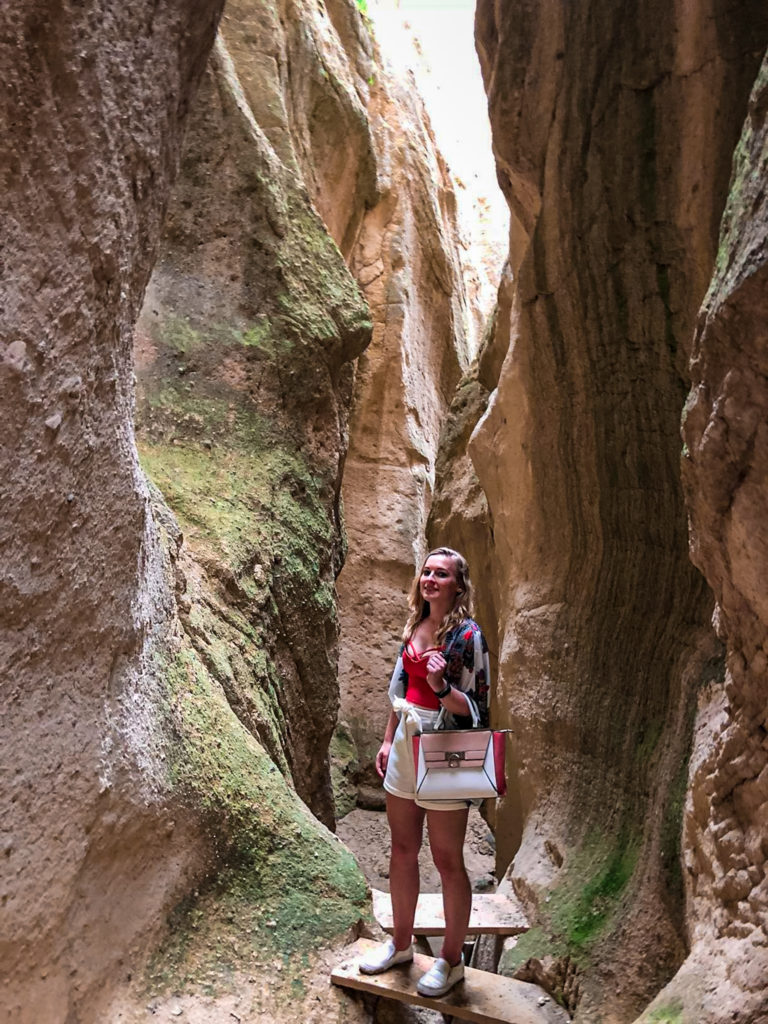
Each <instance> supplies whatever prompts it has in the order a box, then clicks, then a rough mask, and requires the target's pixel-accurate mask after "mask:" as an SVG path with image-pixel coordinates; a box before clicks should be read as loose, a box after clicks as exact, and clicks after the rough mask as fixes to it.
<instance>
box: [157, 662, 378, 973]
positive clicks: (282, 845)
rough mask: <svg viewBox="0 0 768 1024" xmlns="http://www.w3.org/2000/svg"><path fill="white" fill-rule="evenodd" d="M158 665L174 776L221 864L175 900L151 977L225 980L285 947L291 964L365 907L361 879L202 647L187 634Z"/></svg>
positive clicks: (354, 920)
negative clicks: (218, 678) (247, 723)
mask: <svg viewBox="0 0 768 1024" xmlns="http://www.w3.org/2000/svg"><path fill="white" fill-rule="evenodd" d="M160 671H161V673H162V675H163V676H164V678H165V680H166V686H167V705H166V715H167V727H168V733H169V736H170V741H169V749H168V770H169V775H170V781H171V785H172V788H173V789H174V791H175V792H176V793H177V794H178V796H179V798H180V799H182V800H183V801H185V802H186V803H188V804H189V805H190V806H192V807H193V808H195V810H196V811H197V812H198V813H202V815H203V818H204V821H205V826H206V830H207V833H208V836H209V840H210V843H211V846H212V848H213V850H214V853H215V861H216V864H217V866H218V870H217V872H216V874H215V876H212V877H211V879H210V880H209V881H208V882H205V883H203V884H201V885H200V886H199V887H198V889H197V890H195V892H193V893H192V894H191V895H190V896H188V897H187V898H185V900H183V901H182V902H181V903H179V904H178V905H177V906H176V907H175V908H174V909H173V911H172V913H171V915H170V917H169V933H168V938H167V940H166V942H165V943H164V944H163V945H162V947H161V948H160V950H159V951H158V953H157V954H156V956H155V957H154V959H153V961H152V963H151V965H150V967H149V970H148V975H147V979H146V983H147V986H148V987H149V988H151V989H153V990H158V989H165V990H167V989H170V988H177V989H185V988H188V987H190V986H199V985H201V984H203V986H204V987H205V986H207V987H208V989H214V988H216V989H220V988H221V987H222V986H224V987H226V985H227V983H228V979H229V980H231V979H232V977H233V976H234V972H236V971H237V970H241V969H245V970H247V969H249V967H250V965H251V963H252V961H253V959H254V957H261V958H262V959H263V958H264V957H272V956H281V957H283V959H284V961H285V962H286V964H290V965H291V967H292V969H293V970H294V973H295V974H296V975H298V974H300V973H301V964H302V960H301V955H302V954H309V953H310V952H312V951H313V950H315V949H317V948H318V946H321V945H323V944H326V943H329V942H330V941H332V940H333V939H334V938H337V937H338V936H340V935H342V934H343V933H344V932H346V931H347V930H349V929H350V928H354V927H356V926H357V924H358V922H359V921H360V920H361V918H362V917H363V916H364V915H365V914H366V913H367V909H368V902H367V895H368V894H367V887H366V883H365V879H364V878H363V875H362V873H361V872H360V869H359V867H358V865H357V863H356V862H355V860H354V858H353V857H352V855H351V854H350V853H349V851H348V850H347V849H346V848H345V847H344V846H343V844H342V843H340V842H339V841H338V840H337V839H336V838H335V837H334V836H333V835H332V833H330V832H329V831H328V830H327V829H326V828H325V827H324V826H323V825H321V824H320V823H319V822H318V821H317V820H316V819H314V818H313V817H312V816H311V815H310V814H309V812H308V811H307V808H306V807H305V806H304V804H303V803H302V802H301V801H300V800H299V799H298V797H297V796H296V794H295V793H294V791H293V790H292V789H291V788H290V786H289V785H288V783H287V782H286V780H285V779H284V777H283V775H282V774H281V773H280V771H278V770H277V768H276V767H275V765H274V763H273V762H272V760H271V759H270V757H269V756H268V755H267V753H266V751H265V750H264V749H263V748H262V747H261V745H260V744H259V743H258V742H257V741H256V740H255V739H254V737H253V736H252V735H251V734H250V733H249V732H248V730H246V729H244V728H243V726H242V725H241V723H240V721H239V720H238V718H237V716H236V715H235V714H234V713H233V712H232V709H231V708H230V706H229V704H228V702H227V700H226V698H225V696H224V693H223V692H222V690H221V688H220V687H219V686H218V685H217V683H216V682H215V681H214V680H212V679H211V677H210V675H209V674H208V672H207V671H206V669H205V666H204V665H203V664H202V662H201V660H200V658H199V657H198V656H197V653H196V652H195V651H194V650H193V649H191V648H190V647H189V646H188V645H186V644H182V646H181V649H180V650H179V651H178V653H177V654H176V656H175V657H174V658H173V659H169V660H167V661H166V662H165V663H164V664H163V665H162V666H161V668H160ZM304 962H305V964H306V963H307V962H308V961H306V960H305V961H304Z"/></svg>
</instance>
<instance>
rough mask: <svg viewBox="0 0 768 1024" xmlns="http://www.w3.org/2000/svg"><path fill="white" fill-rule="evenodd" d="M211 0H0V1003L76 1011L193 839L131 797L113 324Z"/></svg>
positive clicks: (123, 456) (152, 806)
mask: <svg viewBox="0 0 768 1024" xmlns="http://www.w3.org/2000/svg"><path fill="white" fill-rule="evenodd" d="M220 8H221V3H216V2H205V0H202V2H200V3H199V4H197V5H196V6H195V8H194V11H192V10H191V9H190V8H189V6H188V5H187V4H185V3H181V2H167V0H164V2H161V3H154V2H152V3H148V2H143V0H127V2H126V3H124V4H120V5H114V4H106V3H97V4H93V5H90V7H89V8H85V7H84V6H83V5H80V4H74V3H68V2H64V3H60V4H50V3H46V2H42V0H27V2H21V3H16V4H8V5H4V7H3V10H2V12H1V13H0V27H1V29H2V31H1V32H0V51H1V53H0V60H1V61H2V67H3V80H4V88H3V92H2V98H1V99H0V124H2V136H3V162H2V182H3V188H2V199H1V200H0V202H2V205H3V225H4V228H3V235H4V237H3V256H2V281H3V284H2V302H1V303H0V345H1V346H2V365H1V367H0V373H1V374H2V389H3V410H2V418H3V435H4V443H3V446H2V462H3V466H2V473H1V474H0V480H1V481H2V483H1V484H0V487H1V488H2V508H3V525H2V559H1V566H2V567H1V568H0V579H1V582H0V588H1V592H0V609H1V611H0V616H1V617H2V670H1V671H0V679H1V680H2V682H1V683H0V686H1V687H2V704H3V744H2V747H3V753H2V767H3V785H2V795H1V796H0V800H1V801H2V813H1V815H0V817H1V818H2V831H3V870H2V882H1V883H0V885H1V887H2V893H1V895H0V903H1V905H2V921H3V925H2V929H1V936H0V964H2V967H1V968H0V970H1V972H2V984H0V1006H2V1016H3V1018H4V1019H11V1020H13V1021H30V1022H36V1024H39V1022H40V1021H45V1022H46V1024H56V1022H58V1021H64V1020H74V1019H80V1020H82V1019H85V1018H86V1017H87V1016H88V1013H89V1007H92V1005H93V1004H94V1000H95V999H96V998H97V997H98V995H99V989H100V987H101V985H102V984H103V982H104V980H105V979H106V978H108V977H110V976H111V975H113V974H114V973H115V972H116V971H117V970H118V965H119V964H120V963H121V961H122V960H123V958H125V957H127V956H128V951H129V949H130V948H131V946H132V945H133V943H134V942H135V941H136V939H137V937H140V936H141V935H142V933H143V932H144V931H145V930H146V929H147V927H148V924H149V923H150V922H152V923H154V919H155V918H156V917H157V915H158V914H159V912H160V909H161V907H162V906H163V905H164V903H165V902H166V901H167V899H168V898H169V893H170V892H171V891H172V890H173V889H174V888H175V887H178V885H179V883H180V881H181V880H183V879H184V876H185V875H188V874H189V873H190V871H192V870H194V869H197V868H198V867H199V861H200V857H201V852H202V851H203V850H204V847H203V846H202V844H201V843H200V842H197V843H193V842H190V841H189V834H188V833H189V824H188V822H187V821H186V819H185V816H184V815H183V814H179V815H178V816H177V815H176V814H175V813H171V812H169V810H168V809H167V808H165V807H161V806H158V804H157V803H156V802H154V800H153V795H152V794H153V790H154V788H155V779H154V778H153V774H154V772H155V770H156V767H157V766H156V765H151V766H148V765H147V764H146V761H151V760H152V758H151V754H150V752H149V751H148V750H146V746H149V745H150V744H151V737H150V736H149V735H148V734H147V733H146V732H145V729H146V728H148V726H149V717H151V716H147V715H146V713H145V711H146V709H145V706H144V702H145V700H146V695H147V689H148V687H149V683H148V681H147V673H146V667H145V665H144V664H143V651H144V649H145V646H146V644H147V642H148V637H149V634H150V632H151V629H152V623H153V620H156V619H160V618H162V617H163V615H166V614H167V613H168V604H167V602H168V597H167V594H165V593H163V591H162V588H160V587H157V586H156V585H155V580H154V579H153V576H154V574H155V572H156V568H157V563H158V560H159V554H158V551H157V537H156V533H155V531H154V529H153V526H152V518H151V515H150V511H149V504H148V498H147V491H146V487H145V485H144V482H143V480H142V476H141V473H140V471H139V466H138V460H137V458H136V450H135V445H134V442H133V433H132V427H131V406H132V381H131V327H132V324H133V321H134V320H135V317H136V314H137V313H138V309H139V306H140V303H141V298H142V294H143V291H144V287H145V285H146V282H147V278H148V276H149V272H150V269H151V263H152V258H153V253H154V250H155V246H156V243H157V238H158V234H159V231H160V225H161V220H162V215H163V211H164V207H165V204H166V201H167V198H168V192H169V188H170V184H171V181H172V178H173V175H174V171H175V165H176V162H177V158H178V152H179V147H180V143H181V135H180V131H181V123H182V120H183V117H184V114H185V112H186V110H187V108H188V105H189V102H190V98H191V95H192V93H193V90H194V87H195V84H196V82H197V80H198V78H199V76H200V74H201V72H202V70H203V67H204V64H205V59H206V56H207V53H208V50H209V48H210V45H211V43H212V41H213V37H214V32H215V27H216V21H217V17H218V14H219V11H220ZM126 707H131V708H132V709H133V714H132V716H131V717H132V726H131V730H132V731H131V734H130V735H125V734H122V733H121V731H120V727H119V725H118V723H119V722H120V720H121V719H122V718H123V713H124V710H125V708H126ZM142 761H144V764H142ZM145 769H146V771H145Z"/></svg>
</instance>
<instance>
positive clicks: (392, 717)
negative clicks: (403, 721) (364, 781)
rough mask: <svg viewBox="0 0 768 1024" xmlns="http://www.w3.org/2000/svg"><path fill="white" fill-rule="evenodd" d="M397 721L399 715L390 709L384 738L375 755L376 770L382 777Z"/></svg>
mask: <svg viewBox="0 0 768 1024" xmlns="http://www.w3.org/2000/svg"><path fill="white" fill-rule="evenodd" d="M398 721H399V716H398V714H397V712H396V711H390V713H389V719H388V720H387V728H386V729H385V730H384V739H383V740H382V743H381V746H380V747H379V752H378V754H377V755H376V771H377V772H378V773H379V775H380V776H381V778H382V779H383V778H384V776H385V775H386V774H387V761H389V752H390V750H391V749H392V740H393V739H394V738H395V730H396V729H397V723H398Z"/></svg>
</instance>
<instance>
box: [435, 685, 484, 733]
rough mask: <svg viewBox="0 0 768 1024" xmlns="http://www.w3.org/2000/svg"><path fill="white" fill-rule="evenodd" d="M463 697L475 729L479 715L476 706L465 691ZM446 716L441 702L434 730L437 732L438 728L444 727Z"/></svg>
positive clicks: (478, 722)
mask: <svg viewBox="0 0 768 1024" xmlns="http://www.w3.org/2000/svg"><path fill="white" fill-rule="evenodd" d="M457 689H458V687H457ZM459 693H464V691H463V690H459ZM464 697H465V698H466V701H467V706H468V707H469V714H470V716H471V718H472V728H473V729H477V727H478V726H479V725H480V715H479V714H478V711H477V708H476V707H475V702H474V701H473V700H472V698H471V697H470V696H469V694H467V693H464ZM447 716H448V712H447V711H446V710H445V705H444V704H441V705H440V714H439V715H438V716H437V720H436V722H435V728H434V731H435V732H438V731H439V730H440V729H444V728H445V719H446V717H447Z"/></svg>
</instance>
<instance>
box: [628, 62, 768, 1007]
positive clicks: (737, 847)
mask: <svg viewBox="0 0 768 1024" xmlns="http://www.w3.org/2000/svg"><path fill="white" fill-rule="evenodd" d="M767 109H768V63H766V62H765V61H764V63H763V65H762V68H761V71H760V74H759V76H758V78H757V82H756V84H755V87H754V89H753V92H752V96H751V99H750V103H749V111H748V114H747V119H746V121H745V124H744V130H743V132H742V136H741V140H740V142H739V145H738V147H737V150H736V155H735V158H734V168H733V177H732V179H731V186H730V193H729V197H728V203H727V206H726V210H725V215H724V217H723V223H722V227H721V234H720V248H719V250H718V254H717V261H716V266H715V273H714V276H713V279H712V283H711V285H710V288H709V291H708V293H707V296H706V299H705V301H704V304H703V306H702V309H701V313H700V315H699V320H698V324H697V329H696V336H695V340H694V347H693V358H692V361H691V370H692V389H691V392H690V394H689V397H688V402H687V403H686V409H685V419H684V427H683V437H684V440H685V447H684V450H683V481H684V485H685V493H686V499H687V502H688V507H689V510H690V522H691V554H692V557H693V559H694V561H695V562H696V564H697V565H698V566H699V567H700V568H701V570H702V572H703V573H704V574H705V575H706V578H707V581H708V582H709V584H710V586H711V587H712V590H713V592H714V595H715V599H716V602H717V607H716V614H715V626H716V628H717V631H718V634H719V635H720V637H721V638H722V640H723V641H724V643H725V645H726V649H727V656H726V671H725V679H724V680H722V681H721V682H719V683H717V684H713V685H711V686H709V687H708V688H707V689H706V690H704V691H703V692H702V693H701V695H700V698H699V707H698V715H697V720H696V731H695V738H694V748H693V753H692V756H691V772H690V788H689V792H688V795H687V798H686V805H685V818H684V831H683V850H684V860H685V877H686V891H687V897H688V918H689V935H690V942H691V951H690V955H689V956H688V958H687V960H686V961H685V963H684V964H683V966H682V967H681V969H680V971H679V972H678V974H677V975H676V976H675V978H674V979H673V980H672V982H671V983H670V984H669V985H668V986H667V988H666V989H665V990H664V991H663V992H662V993H660V995H659V997H658V998H657V1000H656V1001H655V1002H654V1004H653V1005H652V1006H651V1007H650V1008H649V1014H648V1016H647V1017H646V1018H645V1019H647V1020H653V1019H656V1018H654V1016H653V1014H654V1013H656V1014H658V1012H659V1010H660V1009H662V1010H663V1009H664V1008H665V1007H678V1008H679V1012H680V1016H681V1019H682V1020H684V1021H688V1020H690V1021H696V1022H697V1024H710V1022H712V1024H715V1022H721V1021H738V1022H744V1024H746V1022H750V1024H758V1022H761V1021H764V1020H767V1019H768V985H766V978H768V938H767V932H768V879H767V878H766V870H765V864H766V858H767V857H768V838H767V837H768V831H767V830H766V825H767V824H768V735H767V733H766V728H767V727H768V722H767V721H766V707H767V706H768V682H767V679H768V676H767V675H766V666H767V665H768V604H766V583H765V581H766V571H767V570H768V564H767V563H766V559H767V558H768V526H767V525H766V516H765V504H766V484H767V483H768V461H767V460H768V443H767V442H768V436H767V434H766V406H767V404H768V391H767V390H766V379H767V376H768V375H767V373H766V370H767V369H768V367H767V366H766V326H765V325H766V322H767V321H766V317H768V263H767V262H766V234H767V232H768V209H767V208H766V198H765V180H766V173H768V124H767V123H766V110H767Z"/></svg>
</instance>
